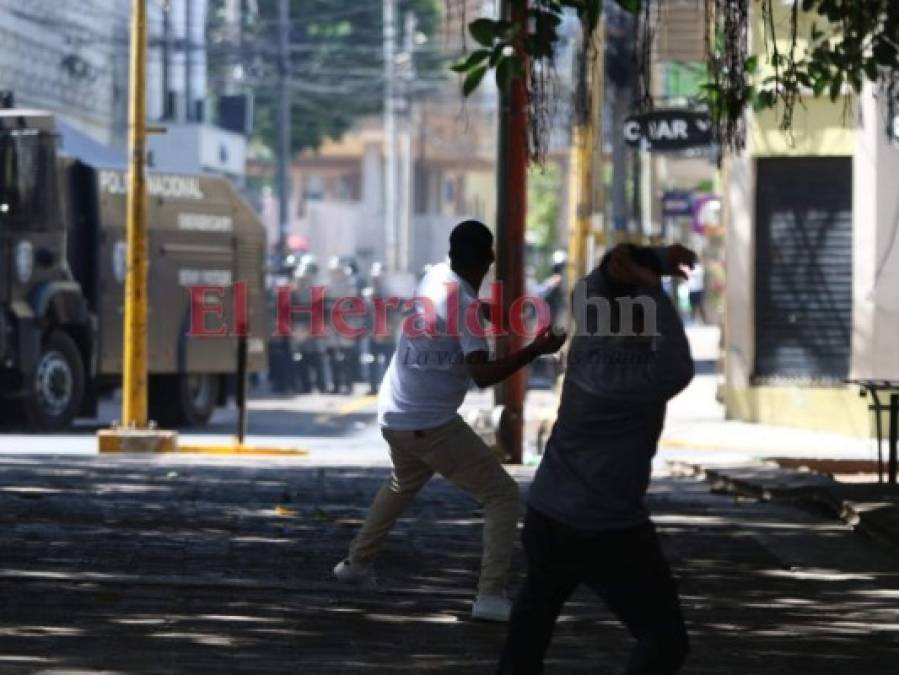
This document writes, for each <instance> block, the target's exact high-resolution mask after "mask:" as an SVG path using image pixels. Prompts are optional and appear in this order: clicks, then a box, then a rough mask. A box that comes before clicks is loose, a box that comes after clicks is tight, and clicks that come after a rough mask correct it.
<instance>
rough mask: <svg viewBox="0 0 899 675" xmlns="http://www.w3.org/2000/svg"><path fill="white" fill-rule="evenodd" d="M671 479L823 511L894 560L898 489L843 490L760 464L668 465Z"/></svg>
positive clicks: (822, 479) (898, 545)
mask: <svg viewBox="0 0 899 675" xmlns="http://www.w3.org/2000/svg"><path fill="white" fill-rule="evenodd" d="M668 466H669V467H670V468H671V470H672V472H673V473H674V474H675V475H680V476H692V477H696V478H702V479H703V480H705V481H708V482H709V483H711V488H710V489H711V491H713V492H724V493H727V494H733V495H741V496H746V497H753V498H755V499H760V500H764V501H770V502H777V503H782V504H794V505H799V506H806V507H812V508H814V509H816V510H818V511H825V512H826V513H827V514H828V515H829V516H831V517H833V518H835V519H837V520H840V521H842V522H844V523H846V524H847V525H849V526H850V527H852V528H853V529H854V530H856V531H857V532H860V533H861V534H863V535H865V536H866V537H868V538H869V539H872V540H874V541H876V542H878V543H880V544H883V545H884V546H886V547H887V548H889V549H891V551H892V552H893V553H895V554H899V486H895V485H892V486H890V485H885V484H871V485H859V484H851V483H850V484H844V483H838V482H836V481H835V480H833V479H832V478H829V477H827V476H823V475H821V474H815V473H809V472H802V471H790V470H784V469H779V468H773V467H770V466H766V465H764V464H753V465H745V466H736V467H726V466H722V467H706V466H702V465H700V464H692V463H688V462H680V461H669V462H668Z"/></svg>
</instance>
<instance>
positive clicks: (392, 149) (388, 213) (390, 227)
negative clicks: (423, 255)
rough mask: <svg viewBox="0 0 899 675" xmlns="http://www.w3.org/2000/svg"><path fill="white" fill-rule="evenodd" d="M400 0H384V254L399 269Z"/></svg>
mask: <svg viewBox="0 0 899 675" xmlns="http://www.w3.org/2000/svg"><path fill="white" fill-rule="evenodd" d="M395 79H396V0H384V173H385V176H384V178H385V180H384V254H385V255H384V257H385V261H386V263H387V270H388V272H398V271H399V255H398V253H399V251H398V250H397V248H398V246H397V244H398V242H397V217H396V214H397V208H396V202H397V199H396V197H397V194H396V193H397V182H398V181H397V161H396V137H397V133H396V81H395Z"/></svg>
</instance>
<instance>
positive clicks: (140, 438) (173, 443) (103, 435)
mask: <svg viewBox="0 0 899 675" xmlns="http://www.w3.org/2000/svg"><path fill="white" fill-rule="evenodd" d="M97 443H98V447H99V450H100V452H101V453H120V452H176V451H177V448H178V434H177V433H175V432H174V431H161V430H159V429H102V430H100V431H99V432H98V433H97Z"/></svg>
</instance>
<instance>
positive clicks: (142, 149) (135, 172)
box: [122, 0, 148, 428]
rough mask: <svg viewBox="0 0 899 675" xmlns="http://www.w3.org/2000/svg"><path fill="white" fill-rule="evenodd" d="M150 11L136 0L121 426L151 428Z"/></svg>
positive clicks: (132, 34)
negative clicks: (146, 170)
mask: <svg viewBox="0 0 899 675" xmlns="http://www.w3.org/2000/svg"><path fill="white" fill-rule="evenodd" d="M146 65H147V7H146V0H132V17H131V68H130V82H129V90H130V91H129V95H130V101H131V109H130V111H129V123H128V146H129V152H130V168H129V171H128V195H127V209H128V210H127V222H126V236H127V243H128V267H127V271H126V274H125V319H124V327H123V328H124V330H123V336H124V341H125V342H124V346H123V353H124V360H123V363H122V424H123V425H124V426H126V427H135V428H144V427H146V426H147V248H148V245H147V201H146V200H147V193H146V184H145V176H144V159H145V157H146V156H147V151H146V150H147V148H146V144H147V112H146V109H147V92H146V85H147V80H146Z"/></svg>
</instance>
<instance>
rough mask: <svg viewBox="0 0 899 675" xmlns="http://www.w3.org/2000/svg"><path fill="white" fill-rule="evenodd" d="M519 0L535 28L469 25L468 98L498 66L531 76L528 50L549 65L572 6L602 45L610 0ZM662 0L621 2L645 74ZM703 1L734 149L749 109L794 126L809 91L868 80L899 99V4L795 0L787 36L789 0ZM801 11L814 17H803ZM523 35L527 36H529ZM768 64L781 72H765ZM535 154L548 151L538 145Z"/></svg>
mask: <svg viewBox="0 0 899 675" xmlns="http://www.w3.org/2000/svg"><path fill="white" fill-rule="evenodd" d="M446 1H447V3H448V4H449V5H450V6H461V5H464V0H446ZM514 1H515V2H527V4H528V7H529V10H528V11H529V21H528V25H527V27H524V26H515V25H512V24H510V23H509V22H506V21H495V20H492V19H485V18H474V19H473V20H472V21H471V22H470V23H469V32H470V34H471V37H472V38H473V39H474V41H475V43H477V46H476V48H475V50H474V51H472V52H471V53H470V54H469V55H468V56H467V57H466V58H464V59H463V60H461V61H459V62H457V63H456V64H454V66H453V70H455V71H456V72H459V73H461V74H462V75H463V93H464V94H465V95H469V94H470V93H471V92H473V91H474V90H475V89H476V88H477V86H478V85H479V84H480V83H481V81H482V80H483V79H484V77H485V75H486V74H487V72H488V71H489V70H490V69H491V68H492V69H494V70H495V74H496V79H497V82H498V84H499V85H500V86H501V87H508V86H509V82H510V81H511V79H513V78H515V77H521V76H522V74H523V73H525V72H526V69H525V68H524V66H523V64H524V59H523V58H522V57H523V56H526V58H527V60H528V61H529V62H530V63H531V64H532V65H531V67H530V69H529V70H527V73H528V75H529V74H530V72H532V71H534V70H537V71H540V70H542V69H545V67H546V66H547V65H550V64H551V62H552V60H553V58H554V56H555V54H556V52H557V49H558V46H559V44H560V39H561V36H560V34H559V31H558V28H559V25H560V24H561V17H562V13H563V12H564V11H566V10H573V11H575V12H576V13H577V15H578V17H579V18H580V19H581V24H582V27H583V31H584V35H585V37H586V39H584V40H583V41H582V49H584V50H590V49H593V48H594V46H595V40H594V39H593V38H594V35H595V31H596V30H597V29H598V27H599V26H600V25H601V24H600V22H599V19H600V17H601V15H602V11H603V0H514ZM607 1H608V2H612V1H613V0H607ZM663 1H664V0H617V4H618V5H619V6H620V7H621V8H622V9H624V10H626V11H628V12H631V13H633V14H634V15H635V16H636V17H637V19H638V20H637V29H636V30H635V33H634V34H635V39H636V40H637V41H638V42H640V41H645V42H646V43H647V44H638V45H637V49H636V52H637V54H638V58H639V59H640V60H641V61H642V63H641V71H644V72H645V71H647V68H646V64H648V63H650V62H651V59H652V43H651V41H652V37H653V34H654V30H653V26H654V25H655V24H656V23H657V22H659V21H663V20H664V14H663V13H662V12H661V5H662V2H663ZM704 2H705V6H706V16H708V17H710V21H709V25H708V26H707V28H706V31H705V33H706V35H705V42H706V51H707V55H708V61H709V73H710V80H709V82H708V83H707V84H706V85H705V86H704V100H705V102H706V104H707V105H708V107H709V110H710V112H711V113H712V116H713V118H714V119H716V120H717V121H718V124H719V136H720V139H721V141H722V143H724V144H725V145H726V146H728V147H731V148H738V147H740V146H741V145H742V144H743V141H744V134H745V130H744V129H743V120H744V112H745V111H746V110H747V108H749V107H755V108H756V109H764V108H777V109H778V111H779V113H780V115H781V121H782V125H783V127H784V128H785V129H789V128H790V127H791V125H792V113H793V109H794V107H795V105H796V104H797V103H801V101H802V99H803V97H805V96H814V97H818V96H829V97H830V98H831V99H833V100H837V99H838V98H840V97H841V96H842V94H843V93H844V91H845V90H847V89H848V90H851V91H853V92H855V93H859V92H861V90H862V87H863V86H864V83H865V82H873V83H876V84H877V85H878V86H879V87H880V88H881V91H883V92H885V94H886V98H887V99H888V100H892V101H893V102H894V103H897V104H899V0H794V2H793V3H792V6H791V9H790V16H791V18H790V22H789V24H790V25H789V28H788V32H787V34H786V35H778V32H777V22H776V21H775V14H776V12H777V11H779V6H782V5H783V4H785V3H783V1H782V0H704ZM752 12H755V13H756V14H755V15H756V16H758V17H760V18H761V19H762V21H763V22H764V25H765V41H764V46H763V50H764V53H763V54H762V55H761V59H760V58H759V57H758V56H754V55H753V56H750V55H748V53H747V35H748V32H749V31H748V24H749V20H750V16H751V13H752ZM800 17H802V18H803V19H806V21H800ZM805 25H810V26H811V29H810V31H809V33H808V35H804V34H800V26H805ZM522 31H526V35H524V37H523V39H520V36H521V32H522ZM782 38H787V43H788V44H789V47H788V48H787V49H786V50H784V49H783V47H782V46H779V43H778V40H779V39H782ZM801 41H807V44H808V45H809V49H808V50H804V49H800V48H799V47H798V45H799V43H800V42H801ZM516 46H518V49H516V48H515V47H516ZM522 52H523V53H522ZM763 66H764V67H765V68H763ZM768 67H770V68H771V69H772V70H773V73H772V74H770V75H768V74H766V75H764V76H760V75H759V73H761V72H763V71H765V72H766V73H767V71H768ZM641 80H642V82H641V84H642V85H643V86H644V87H648V86H649V81H648V78H641ZM528 94H529V96H530V97H531V99H532V102H531V105H532V107H534V105H535V104H534V103H533V100H534V99H540V98H541V97H545V96H548V95H551V89H548V88H546V87H545V86H541V84H540V81H539V80H537V81H536V86H535V80H534V79H533V78H530V77H529V79H528ZM642 100H643V101H644V103H645V102H650V103H651V97H650V92H649V91H644V92H642ZM536 107H537V108H539V107H540V106H539V103H538V104H537V105H536ZM535 132H537V133H536V134H535ZM539 133H540V130H539V129H533V130H532V133H531V137H532V138H533V137H535V136H538V140H537V144H538V146H539V143H540V139H539ZM532 143H533V141H532ZM531 151H532V154H534V153H535V152H536V154H538V155H539V154H540V153H539V147H537V148H531Z"/></svg>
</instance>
